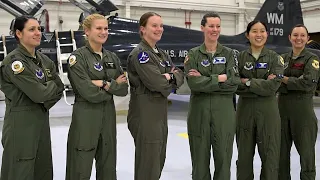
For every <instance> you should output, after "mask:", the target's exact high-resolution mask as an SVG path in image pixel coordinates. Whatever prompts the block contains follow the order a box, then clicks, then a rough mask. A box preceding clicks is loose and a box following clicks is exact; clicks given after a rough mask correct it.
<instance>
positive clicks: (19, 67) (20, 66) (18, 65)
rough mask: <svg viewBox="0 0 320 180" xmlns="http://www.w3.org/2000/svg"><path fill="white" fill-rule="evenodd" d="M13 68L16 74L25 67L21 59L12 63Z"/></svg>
mask: <svg viewBox="0 0 320 180" xmlns="http://www.w3.org/2000/svg"><path fill="white" fill-rule="evenodd" d="M11 69H12V71H13V72H14V74H19V73H21V72H22V71H23V70H24V67H23V64H22V62H21V61H14V62H13V63H12V64H11Z"/></svg>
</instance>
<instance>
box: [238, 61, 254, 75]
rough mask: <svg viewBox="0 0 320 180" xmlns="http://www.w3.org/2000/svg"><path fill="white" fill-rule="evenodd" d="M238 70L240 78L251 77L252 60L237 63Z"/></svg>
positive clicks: (252, 69) (252, 70)
mask: <svg viewBox="0 0 320 180" xmlns="http://www.w3.org/2000/svg"><path fill="white" fill-rule="evenodd" d="M239 70H240V76H241V77H242V78H253V72H254V71H255V67H254V62H252V61H247V62H244V63H241V64H239Z"/></svg>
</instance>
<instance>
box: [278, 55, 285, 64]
mask: <svg viewBox="0 0 320 180" xmlns="http://www.w3.org/2000/svg"><path fill="white" fill-rule="evenodd" d="M279 62H280V64H282V66H284V60H283V57H282V56H279Z"/></svg>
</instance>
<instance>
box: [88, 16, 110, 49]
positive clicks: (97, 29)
mask: <svg viewBox="0 0 320 180" xmlns="http://www.w3.org/2000/svg"><path fill="white" fill-rule="evenodd" d="M84 31H85V34H86V35H87V37H88V40H89V42H92V43H95V44H104V43H105V42H106V41H107V39H108V21H107V20H106V19H95V20H93V21H92V23H91V24H90V27H89V28H85V29H84Z"/></svg>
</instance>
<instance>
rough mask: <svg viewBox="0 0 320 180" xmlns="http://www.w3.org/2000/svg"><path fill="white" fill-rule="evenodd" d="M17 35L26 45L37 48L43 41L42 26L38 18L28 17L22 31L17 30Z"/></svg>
mask: <svg viewBox="0 0 320 180" xmlns="http://www.w3.org/2000/svg"><path fill="white" fill-rule="evenodd" d="M16 36H17V37H18V38H19V42H20V43H21V44H23V45H24V46H27V47H30V48H35V47H37V46H39V45H40V42H41V27H40V25H39V23H38V21H37V20H35V19H28V21H27V22H26V23H25V24H24V28H23V29H22V31H20V30H16Z"/></svg>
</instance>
